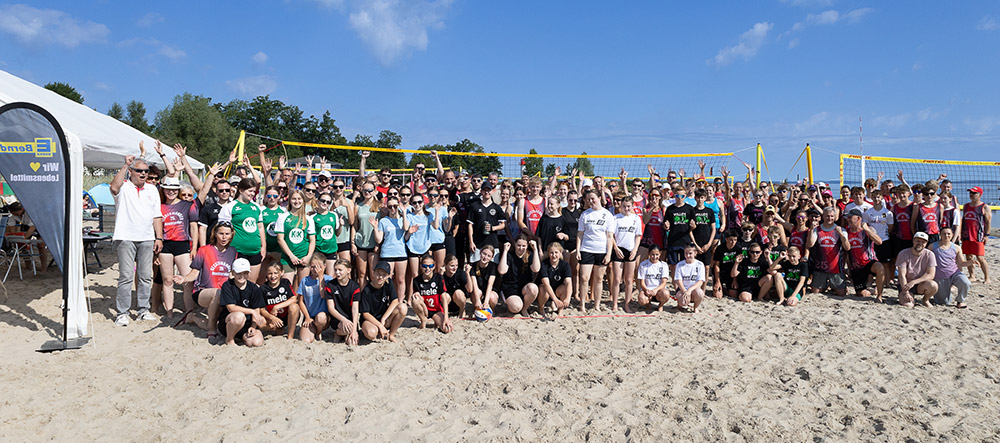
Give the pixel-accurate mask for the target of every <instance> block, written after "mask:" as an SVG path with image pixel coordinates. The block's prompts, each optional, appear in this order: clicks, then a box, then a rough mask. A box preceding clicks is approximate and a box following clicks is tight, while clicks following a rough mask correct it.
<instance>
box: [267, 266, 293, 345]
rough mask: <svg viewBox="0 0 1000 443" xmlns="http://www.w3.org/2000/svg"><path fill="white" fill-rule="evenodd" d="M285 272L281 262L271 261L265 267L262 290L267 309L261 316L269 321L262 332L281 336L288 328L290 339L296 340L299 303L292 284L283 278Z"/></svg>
mask: <svg viewBox="0 0 1000 443" xmlns="http://www.w3.org/2000/svg"><path fill="white" fill-rule="evenodd" d="M282 273H284V270H283V269H282V268H281V262H279V261H277V260H275V261H270V262H268V264H267V265H266V266H265V267H264V278H265V280H264V284H263V285H261V287H260V290H261V291H263V292H264V301H265V302H267V308H266V309H264V310H263V311H261V312H260V313H261V315H263V316H264V318H265V319H266V320H267V324H265V325H264V326H263V327H261V329H262V330H264V331H267V332H271V333H275V334H280V333H282V332H284V331H283V330H284V328H286V327H287V328H288V331H287V335H288V339H289V340H291V339H293V338H295V325H296V324H297V323H298V322H299V315H301V314H300V313H299V303H298V299H297V298H296V297H295V291H292V282H290V281H288V279H287V278H283V277H282Z"/></svg>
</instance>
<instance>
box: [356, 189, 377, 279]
mask: <svg viewBox="0 0 1000 443" xmlns="http://www.w3.org/2000/svg"><path fill="white" fill-rule="evenodd" d="M381 206H382V202H381V200H379V199H378V198H377V197H376V194H375V185H374V184H372V183H368V182H364V183H362V184H361V196H360V197H359V199H358V202H357V204H356V208H357V212H356V213H355V218H354V228H353V231H354V241H353V243H352V244H351V254H352V255H353V256H354V257H353V259H354V272H355V275H356V276H357V277H358V286H361V287H364V286H365V285H366V284H367V283H368V277H369V276H371V271H372V269H374V266H375V262H376V261H378V254H377V253H376V252H375V247H376V246H378V243H376V242H375V226H374V225H372V224H371V223H370V222H369V221H370V220H376V217H378V213H379V210H380V208H381Z"/></svg>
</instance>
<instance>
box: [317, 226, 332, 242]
mask: <svg viewBox="0 0 1000 443" xmlns="http://www.w3.org/2000/svg"><path fill="white" fill-rule="evenodd" d="M319 236H320V237H321V238H322V239H323V240H329V239H331V238H333V226H323V227H322V228H320V229H319Z"/></svg>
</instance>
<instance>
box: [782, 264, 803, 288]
mask: <svg viewBox="0 0 1000 443" xmlns="http://www.w3.org/2000/svg"><path fill="white" fill-rule="evenodd" d="M778 265H779V266H781V268H780V269H779V270H780V271H781V272H783V273H784V274H785V276H784V277H783V278H784V279H785V284H787V285H788V287H789V288H793V289H794V288H795V286H797V285H798V284H799V279H800V278H802V277H806V278H809V265H808V264H806V262H805V260H799V264H797V265H793V264H791V263H789V262H788V259H785V260H782V261H781V263H779V264H778ZM803 287H805V286H803Z"/></svg>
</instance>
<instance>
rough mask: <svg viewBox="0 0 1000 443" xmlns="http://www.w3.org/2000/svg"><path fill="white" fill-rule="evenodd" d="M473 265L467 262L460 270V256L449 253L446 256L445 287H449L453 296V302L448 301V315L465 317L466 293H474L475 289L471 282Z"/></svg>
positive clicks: (442, 275) (443, 277)
mask: <svg viewBox="0 0 1000 443" xmlns="http://www.w3.org/2000/svg"><path fill="white" fill-rule="evenodd" d="M470 270H472V265H469V264H466V265H465V269H464V270H461V271H459V269H458V257H456V256H454V255H449V256H447V257H445V258H444V273H443V274H441V278H442V279H444V287H446V288H448V294H449V295H450V296H451V303H448V315H454V316H457V317H458V318H459V319H462V318H465V302H466V301H468V296H467V295H466V294H474V293H475V289H474V288H473V286H472V285H470V284H469V271H470Z"/></svg>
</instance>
